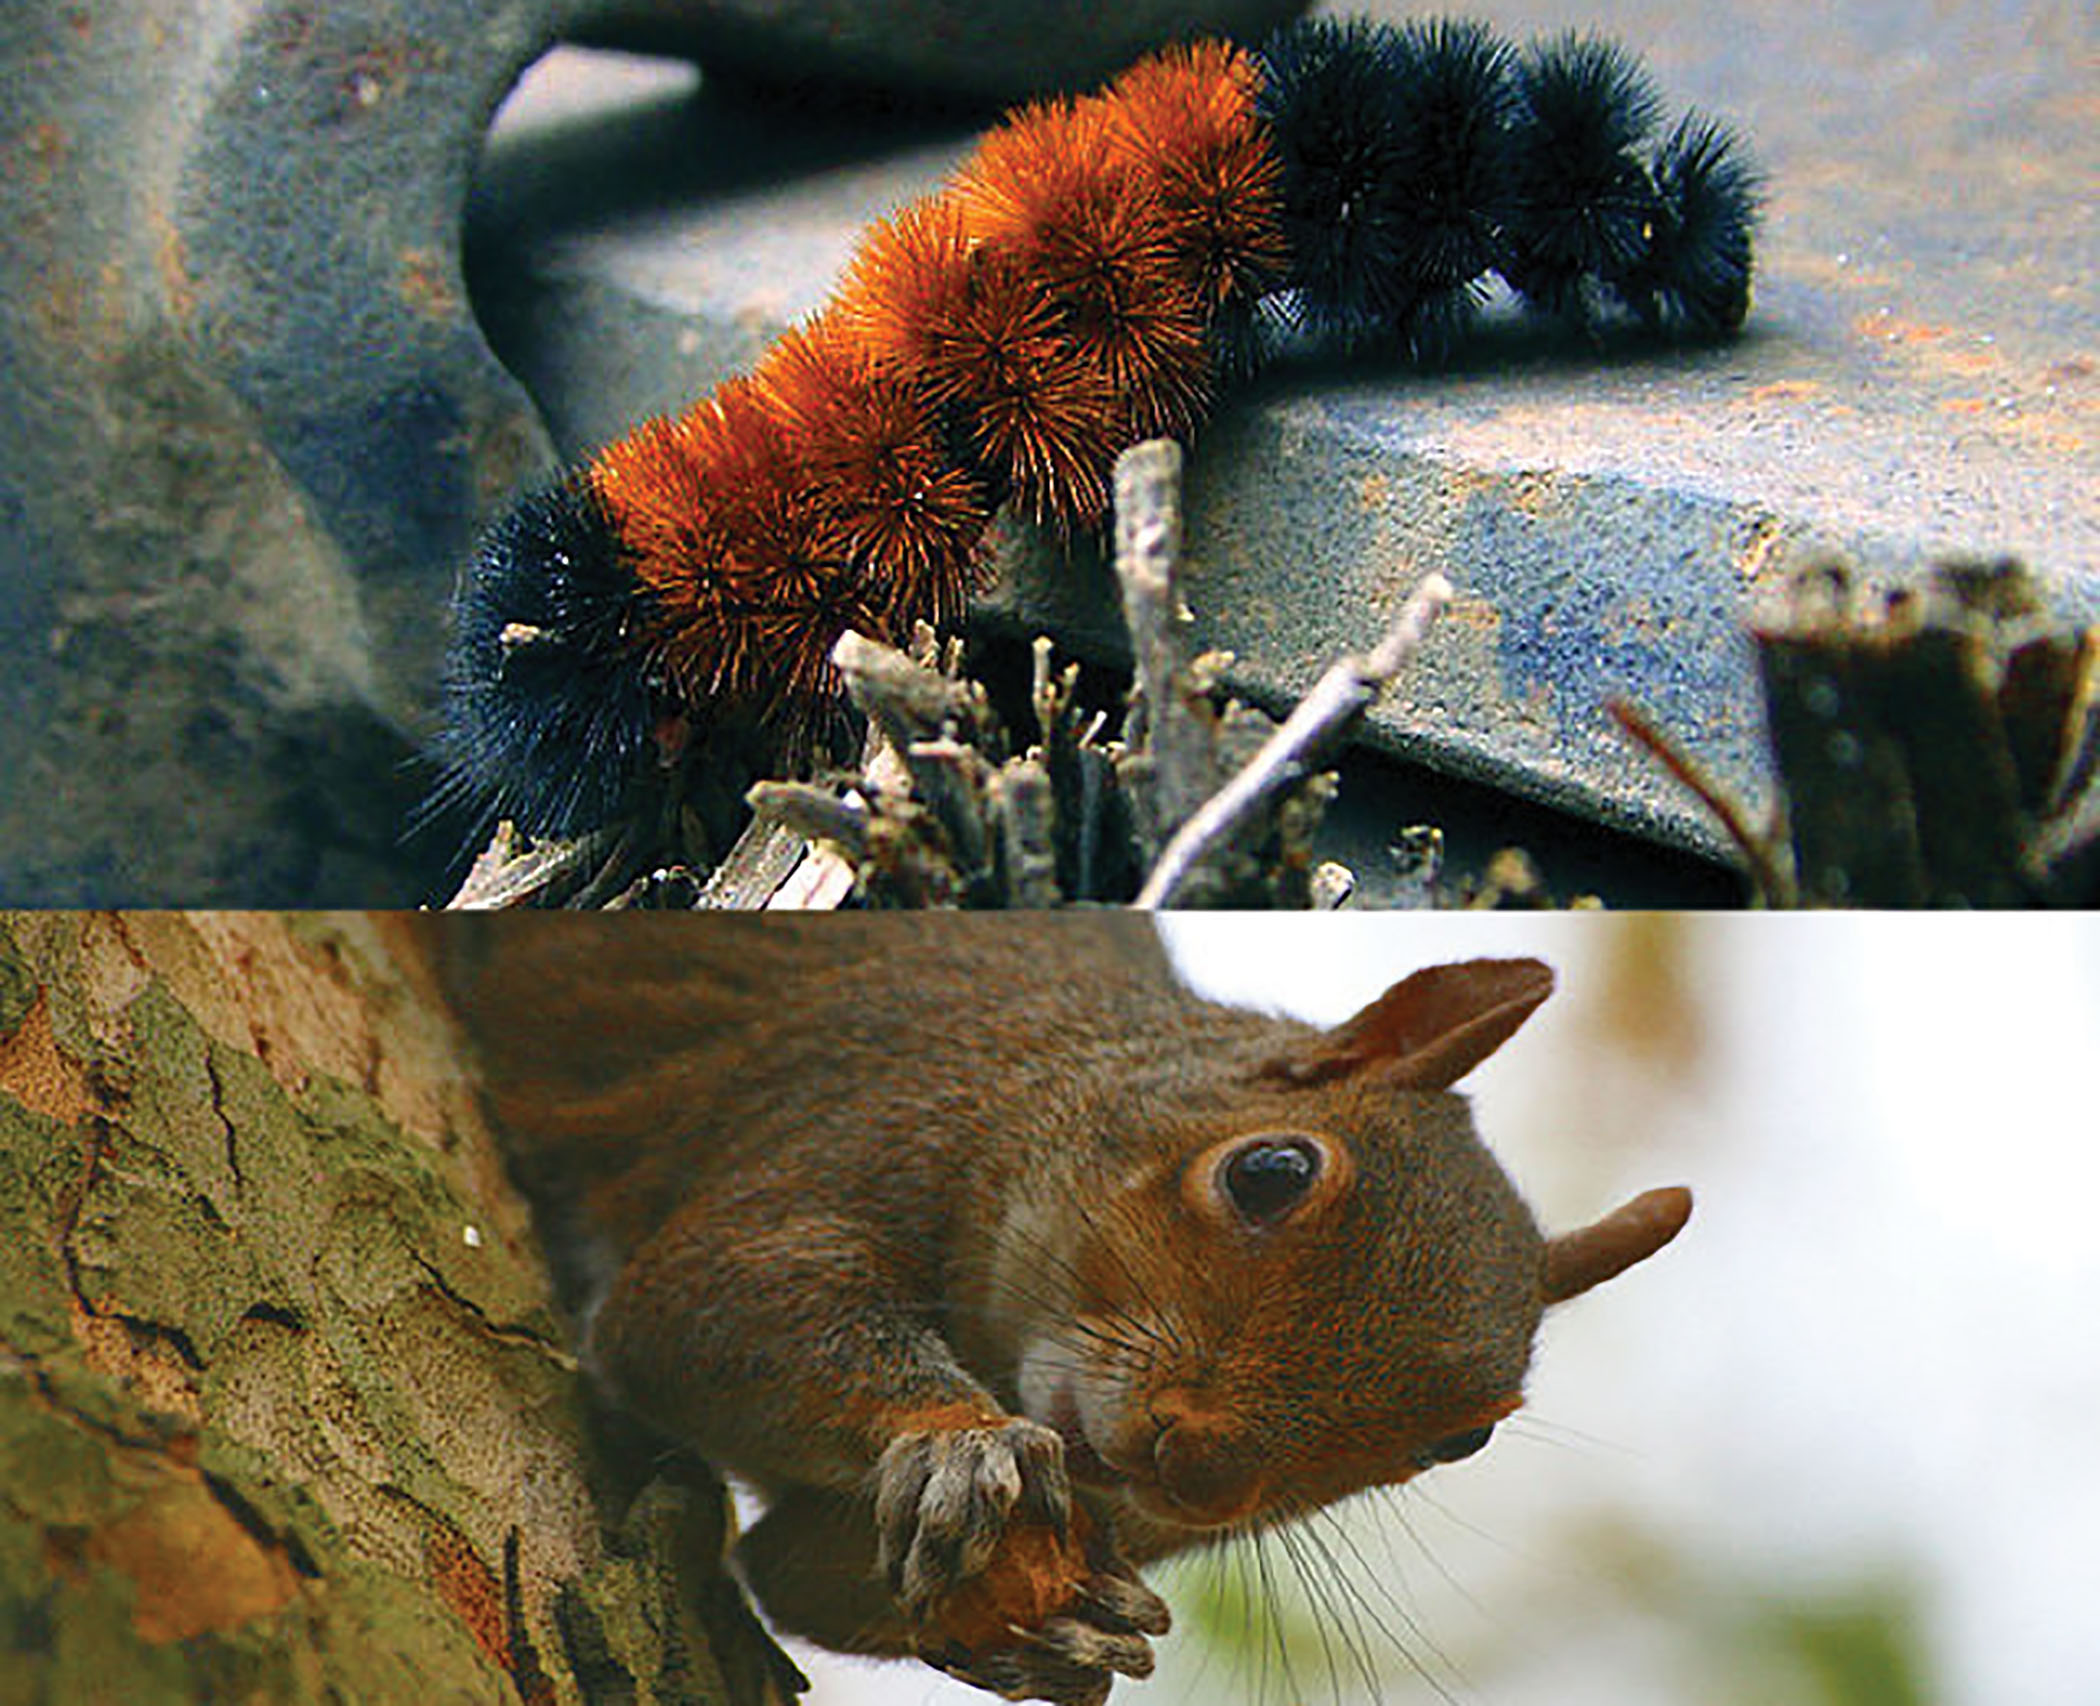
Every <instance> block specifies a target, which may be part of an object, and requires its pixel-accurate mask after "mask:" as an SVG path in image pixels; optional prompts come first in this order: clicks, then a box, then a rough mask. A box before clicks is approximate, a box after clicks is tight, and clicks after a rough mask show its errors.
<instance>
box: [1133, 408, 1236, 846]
mask: <svg viewBox="0 0 2100 1706" xmlns="http://www.w3.org/2000/svg"><path fill="white" fill-rule="evenodd" d="M1116 581H1117V583H1118V584H1119V585H1120V586H1121V588H1122V591H1123V622H1124V625H1125V626H1126V627H1127V628H1128V629H1129V630H1130V649H1131V654H1132V657H1133V660H1134V662H1135V665H1136V675H1137V692H1136V695H1135V698H1136V705H1135V706H1134V707H1133V710H1132V715H1131V718H1130V721H1129V723H1128V724H1127V725H1126V726H1125V728H1124V731H1123V739H1124V744H1125V745H1126V746H1128V747H1130V748H1132V749H1133V750H1135V749H1137V748H1139V747H1142V746H1149V748H1150V750H1151V753H1152V758H1153V762H1154V764H1155V765H1156V766H1157V769H1156V772H1155V774H1156V777H1157V781H1156V783H1155V786H1156V787H1157V789H1158V796H1159V810H1160V816H1161V819H1162V820H1163V821H1164V822H1166V823H1179V822H1181V821H1182V820H1183V819H1184V818H1186V817H1187V816H1188V815H1189V814H1190V813H1191V812H1193V811H1194V810H1195V809H1196V808H1197V807H1198V806H1199V805H1200V804H1202V802H1203V799H1204V796H1205V795H1207V794H1208V793H1209V792H1210V790H1211V788H1212V787H1213V786H1214V785H1215V781H1214V778H1215V765H1216V761H1217V743H1216V730H1215V726H1214V721H1213V719H1212V718H1211V716H1210V714H1209V712H1210V707H1209V705H1208V704H1207V703H1202V702H1199V701H1198V700H1197V699H1196V698H1195V697H1194V696H1192V695H1191V694H1189V692H1188V691H1187V689H1186V687H1185V685H1184V677H1185V660H1184V658H1183V655H1182V654H1183V650H1184V648H1183V646H1182V643H1181V634H1180V629H1181V627H1182V625H1183V623H1184V622H1185V621H1186V620H1187V618H1186V615H1185V612H1184V610H1183V606H1182V598H1181V446H1180V445H1178V444H1176V443H1174V442H1173V441H1172V440H1171V439H1164V438H1156V439H1150V440H1148V441H1147V442H1145V443H1143V444H1139V445H1133V446H1132V447H1131V448H1130V449H1128V450H1126V451H1124V452H1123V454H1122V455H1121V456H1119V457H1117V458H1116Z"/></svg>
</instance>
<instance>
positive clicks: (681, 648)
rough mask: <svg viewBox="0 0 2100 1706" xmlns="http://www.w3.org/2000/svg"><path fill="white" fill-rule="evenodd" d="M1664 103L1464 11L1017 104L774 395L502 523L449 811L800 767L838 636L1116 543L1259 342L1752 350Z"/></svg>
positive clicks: (523, 820) (471, 599) (1700, 154)
mask: <svg viewBox="0 0 2100 1706" xmlns="http://www.w3.org/2000/svg"><path fill="white" fill-rule="evenodd" d="M1661 111H1662V103H1661V100H1660V98H1659V96H1658V95H1657V94H1656V93H1655V91H1654V89H1653V87H1652V85H1651V84H1650V83H1649V81H1648V79H1647V76H1646V73H1645V72H1644V71H1643V70H1642V69H1641V68H1640V66H1639V65H1638V64H1637V63H1636V62H1635V61H1634V60H1633V59H1632V58H1631V57H1630V56H1628V55H1627V54H1626V53H1625V52H1624V51H1623V50H1622V49H1620V48H1618V47H1616V46H1614V45H1612V44H1610V43H1607V42H1602V41H1598V40H1596V39H1594V38H1587V37H1563V38H1558V39H1554V40H1549V41H1546V42H1543V43H1538V44H1534V45H1532V46H1531V47H1529V48H1526V49H1523V50H1521V51H1520V50H1519V49H1518V48H1516V47H1514V46H1513V45H1512V44H1510V43H1509V42H1507V41H1505V40H1504V39H1503V38H1502V37H1500V36H1499V35H1497V34H1495V33H1494V32H1493V31H1492V30H1490V29H1489V28H1488V27H1487V26H1485V25H1483V24H1478V23H1472V22H1466V21H1460V20H1449V19H1445V20H1436V21H1431V22H1417V23H1410V24H1407V25H1405V26H1402V27H1399V28H1393V27H1389V26H1385V25H1377V24H1369V23H1332V22H1326V21H1311V22H1303V23H1300V24H1297V25H1294V26H1291V27H1289V28H1287V29H1285V30H1283V31H1280V32H1279V33H1278V34H1277V35H1276V36H1275V37H1273V38H1272V39H1271V40H1270V41H1269V42H1268V43H1267V44H1266V45H1265V46H1263V47H1262V48H1261V49H1260V50H1259V51H1258V52H1257V51H1249V50H1247V49H1244V48H1241V47H1238V46H1235V45H1232V44H1230V43H1225V42H1215V41H1213V42H1199V43H1195V44H1191V45H1184V46H1180V47H1175V48H1170V49H1168V50H1166V51H1164V52H1162V53H1160V54H1157V55H1155V56H1153V57H1152V58H1150V59H1148V60H1145V61H1144V62H1142V63H1141V64H1139V65H1137V66H1136V67H1134V68H1133V69H1131V70H1130V71H1128V72H1126V73H1125V74H1124V75H1123V76H1121V77H1120V78H1118V79H1116V80H1115V81H1114V82H1113V83H1111V84H1110V85H1109V86H1108V87H1107V88H1106V89H1104V90H1103V91H1101V92H1100V93H1099V94H1095V95H1090V96H1085V97H1080V98H1076V99H1074V98H1060V99H1053V100H1046V101H1041V102H1037V103H1035V104H1033V105H1030V106H1027V107H1024V108H1022V109H1020V110H1019V111H1017V112H1015V113H1014V114H1012V115H1010V116H1009V117H1008V118H1007V119H1006V120H1005V121H1004V122H1003V123H1001V124H1000V125H999V126H997V127H996V128H995V129H993V130H992V131H991V132H990V133H989V134H987V135H986V136H985V137H984V138H983V139H982V141H981V142H980V143H979V145H978V147H977V149H976V150H975V152H974V153H973V154H972V155H971V156H970V157H969V159H968V160H966V161H965V162H964V164H963V165H962V167H961V168H960V169H959V170H958V172H957V173H956V175H955V177H954V179H953V180H952V182H951V183H950V184H949V185H948V187H947V188H945V189H943V190H942V191H940V192H938V193H937V194H935V195H932V196H930V197H927V198H925V199H923V200H921V201H919V202H916V203H913V204H912V205H910V206H907V207H905V208H903V209H902V210H900V211H899V212H897V213H896V214H894V215H892V216H891V217H890V218H888V219H886V220H884V221H883V222H881V223H880V224H878V225H876V226H875V227H874V228H873V229H872V230H871V231H870V232H869V233H868V235H867V237H866V238H865V240H864V241H863V243H862V244H861V246H860V248H859V250H858V252H857V253H856V255H855V257H854V258H853V260H852V262H851V263H850V265H849V267H848V269H847V272H846V276H845V278H844V281H843V282H842V284H841V286H840V287H839V290H838V291H837V293H836V295H835V296H834V298H833V299H832V301H831V302H830V303H829V304H828V305H827V306H826V307H825V308H823V309H822V310H821V311H820V312H819V313H818V314H817V315H816V316H815V317H814V318H813V319H812V320H811V321H809V322H808V323H806V324H805V325H802V326H800V327H798V328H797V329H795V330H794V331H792V332H790V333H789V334H787V335H786V336H785V337H783V338H782V339H781V340H780V341H779V342H778V343H776V344H775V345H774V346H773V347H772V348H771V349H770V350H769V351H768V352H767V353H766V354H765V355H764V356H763V357H762V358H761V359H760V360H759V362H758V363H757V365H756V367H755V369H754V370H753V371H752V372H751V373H750V374H748V375H745V376H742V377H739V378H736V379H732V380H730V381H729V382H728V383H727V384H725V385H723V386H721V387H720V388H719V389H718V390H717V391H715V392H714V393H713V394H712V395H711V396H708V397H705V398H702V399H700V400H699V401H698V402H696V403H695V404H693V405H692V407H691V408H689V409H688V410H686V411H685V412H684V413H683V414H681V415H679V416H677V417H676V418H675V419H669V420H655V421H651V422H648V423H646V424H644V425H643V426H641V427H638V428H637V429H636V430H635V431H633V432H632V433H630V434H629V435H628V436H626V437H625V438H623V439H621V440H619V441H618V442H616V443H614V444H611V445H609V446H607V447H605V448H604V449H603V450H601V451H599V452H598V453H597V455H596V456H594V457H593V458H591V459H590V460H589V461H588V462H587V463H586V464H585V465H584V466H582V467H581V468H578V469H576V470H573V471H571V472H570V473H568V474H566V475H564V476H563V477H561V478H560V479H558V480H556V481H555V482H553V483H552V484H550V485H548V486H547V487H545V488H543V489H542V490H540V491H538V492H535V493H533V494H531V495H530V496H528V497H526V498H525V499H524V500H522V502H521V503H520V504H519V505H518V506H517V507H516V509H514V510H513V512H512V513H511V514H510V515H509V516H507V517H505V518H504V519H503V520H501V521H500V522H498V523H497V525H496V526H495V527H494V528H492V529H491V530H490V532H489V533H488V535H487V536H486V538H485V539H484V541H483V543H482V545H481V547H480V550H479V552H478V554H477V557H476V559H475V561H474V562H473V564H472V565H471V566H470V568H469V569H468V571H467V573H466V574H465V575H464V577H463V578H462V581H461V585H460V588H459V591H458V594H457V597H456V599H455V604H454V612H453V616H454V632H453V638H452V643H451V649H450V653H449V656H448V662H447V668H446V680H445V684H444V727H443V732H442V734H441V736H440V739H439V743H438V750H437V757H438V758H439V760H440V762H441V764H442V765H443V767H444V771H445V775H444V779H443V781H442V782H441V783H440V786H439V789H438V800H439V802H445V801H452V800H457V801H460V802H464V803H468V804H470V805H472V806H474V807H476V808H477V809H479V810H480V811H481V812H482V813H483V814H484V815H485V816H486V817H488V818H491V819H493V818H497V817H507V818H510V819H512V820H513V821H515V822H516V823H517V825H518V826H519V827H520V828H521V829H523V830H525V831H526V832H528V833H530V834H536V835H544V834H574V833H579V832H581V831H583V830H586V829H589V828H593V827H596V826H598V825H600V824H602V823H605V822H607V821H610V820H611V819H613V818H614V817H616V816H617V815H618V814H619V812H620V809H621V806H622V803H623V800H624V799H625V797H626V794H627V790H628V788H629V785H630V783H631V782H632V780H633V779H634V777H635V776H636V775H637V773H638V772H640V771H641V770H642V769H644V768H645V767H647V766H648V765H649V764H650V763H651V762H652V761H660V760H661V759H662V758H663V757H665V756H667V755H670V754H674V753H676V752H677V751H679V750H681V749H682V747H683V745H684V742H685V739H686V737H687V735H688V734H689V733H691V732H693V731H695V730H700V731H704V730H705V729H706V728H707V727H708V726H709V725H710V724H712V723H714V722H716V721H718V720H720V719H722V718H724V717H734V718H737V719H740V720H750V721H755V722H757V723H759V724H762V725H767V726H770V727H771V728H773V729H774V730H776V731H779V732H780V734H781V735H782V737H783V738H788V739H792V738H793V737H794V735H795V734H796V732H797V731H799V730H806V729H808V728H809V727H810V726H812V725H813V723H814V722H815V720H817V719H819V718H821V717H822V716H824V715H825V714H827V713H828V711H829V710H830V709H832V708H833V707H835V705H836V687H837V683H836V673H835V671H834V669H833V667H832V665H831V662H830V656H831V650H832V647H833V645H834V643H835V642H836V640H837V638H838V636H839V634H840V633H841V632H842V631H844V630H845V629H847V628H849V627H851V628H857V629H860V630H863V631H865V632H868V633H870V634H872V635H875V636H877V637H882V638H890V639H898V638H901V637H903V636H904V635H906V634H908V633H909V631H910V629H911V627H912V625H913V624H914V623H915V622H918V621H921V620H925V621H930V622H933V623H935V624H936V625H941V624H945V623H950V622H952V621H953V620H954V619H955V617H956V616H957V615H958V614H959V613H960V611H961V609H962V607H963V604H964V601H965V600H966V599H967V597H968V595H969V594H970V592H971V591H972V590H973V589H975V588H976V587H977V586H978V585H979V584H980V582H981V581H982V579H983V576H984V574H985V572H986V560H985V559H986V553H985V545H984V541H985V535H986V531H987V529H988V528H989V526H990V524H991V521H992V519H993V517H994V515H995V514H997V513H998V511H999V510H1000V509H1001V508H1003V507H1011V508H1013V509H1014V510H1016V511H1017V512H1019V513H1021V514H1023V515H1026V516H1028V517H1030V518H1032V519H1034V520H1037V521H1040V522H1044V523H1048V524H1050V525H1053V526H1057V527H1062V528H1068V529H1069V528H1084V527H1091V526H1093V525H1095V524H1096V523H1098V522H1099V521H1100V520H1101V519H1102V517H1103V515H1104V514H1105V512H1106V509H1107V504H1108V491H1109V477H1110V470H1111V468H1112V466H1113V463H1114V459H1115V457H1116V455H1117V454H1118V453H1119V452H1120V451H1122V450H1123V449H1125V448H1127V447H1128V446H1129V445H1131V444H1132V443H1135V442H1137V441H1138V440H1140V439H1142V438H1147V437H1152V436H1159V435H1166V436H1173V437H1178V438H1187V437H1189V436H1190V435H1192V434H1193V433H1194V432H1195V431H1196V430H1197V429H1198V428H1199V427H1200V426H1201V424H1202V422H1203V420H1204V419H1205V417H1206V416H1207V415H1208V413H1209V411H1210V410H1211V408H1212V407H1213V405H1214V403H1215V401H1216V396H1217V393H1218V392H1219V390H1220V389H1221V387H1222V386H1224V385H1225V384H1226V383H1228V382H1230V381H1232V380H1233V379H1235V378H1237V377H1239V376H1240V375H1242V374H1243V373H1244V372H1246V371H1247V370H1248V369H1249V368H1251V367H1252V366H1253V365H1254V362H1255V359H1256V357H1257V354H1258V353H1259V351H1260V348H1261V346H1262V344H1263V341H1264V339H1263V328H1264V327H1265V326H1274V325H1276V324H1279V323H1280V324H1283V325H1296V326H1299V327H1302V328H1303V329H1305V330H1306V331H1308V332H1310V333H1312V334H1314V335H1319V336H1339V337H1343V338H1348V339H1358V338H1365V337H1372V338H1378V339H1382V340H1386V341H1391V342H1397V343H1398V344H1399V345H1401V346H1402V347H1404V348H1407V349H1409V350H1412V351H1415V352H1417V353H1424V354H1433V353H1437V352H1440V351H1441V350H1443V349H1444V348H1446V347H1447V346H1448V345H1449V344H1450V343H1452V342H1453V341H1454V340H1455V339H1456V337H1457V336H1458V335H1459V334H1460V332H1461V331H1462V330H1463V328H1464V326H1465V323H1466V321H1467V319H1468V317H1469V316H1470V315H1471V314H1472V312H1473V311H1474V309H1475V307H1476V306H1477V304H1478V302H1479V301H1480V300H1481V298H1482V295H1483V293H1484V288H1485V284H1486V281H1487V280H1488V279H1489V278H1490V277H1491V276H1497V275H1499V276H1500V277H1501V278H1502V279H1503V280H1504V281H1505V282H1507V283H1508V284H1509V285H1510V286H1511V287H1512V288H1513V289H1514V290H1515V291H1516V292H1517V293H1518V295H1519V297H1520V298H1521V299H1522V300H1524V301H1525V302H1527V303H1529V304H1530V305H1532V306H1534V307H1536V308H1538V309H1540V310H1542V311H1544V312H1547V313H1551V314H1554V315H1558V316H1562V317H1565V318H1570V319H1573V320H1576V321H1578V322H1581V323H1584V324H1591V323H1595V322H1598V321H1601V320H1603V319H1605V318H1608V317H1612V316H1623V317H1631V318H1633V319H1635V320H1638V321H1640V322H1642V323H1644V324H1646V325H1647V326H1649V327H1651V328H1653V329H1655V330H1657V331H1659V332H1662V333H1665V334H1672V335H1690V336H1712V335H1718V334H1723V333H1727V332H1730V331H1733V330H1734V329H1735V328H1736V327H1738V326H1739V325H1740V324H1741V322H1742V320H1743V317H1744V315H1745V313H1746V312H1747V309H1748V305H1749V290H1750V270H1751V255H1750V250H1751V236H1752V228H1753V225H1754V221H1755V212H1756V201H1757V186H1756V178H1755V174H1754V172H1753V171H1752V170H1751V168H1750V167H1749V165H1748V164H1747V162H1746V161H1745V159H1744V158H1743V155H1742V151H1741V149H1740V148H1739V146H1738V145H1737V143H1736V141H1735V138H1734V137H1733V135H1732V134H1731V133H1730V132H1729V131H1728V130H1727V129H1726V128H1725V127H1723V126H1721V125H1719V124H1717V123H1715V122H1714V121H1712V120H1710V119H1705V118H1700V117H1696V116H1695V117H1691V118H1687V119H1685V120H1683V121H1681V122H1680V123H1679V124H1678V125H1677V126H1676V127H1675V128H1674V129H1672V130H1670V131H1669V132H1667V133H1666V134H1665V133H1662V132H1661V130H1660V122H1661Z"/></svg>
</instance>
